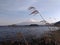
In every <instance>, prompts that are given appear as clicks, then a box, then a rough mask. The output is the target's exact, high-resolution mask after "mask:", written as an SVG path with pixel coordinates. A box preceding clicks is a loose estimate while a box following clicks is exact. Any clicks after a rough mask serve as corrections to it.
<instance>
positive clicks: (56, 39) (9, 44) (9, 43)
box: [0, 30, 60, 45]
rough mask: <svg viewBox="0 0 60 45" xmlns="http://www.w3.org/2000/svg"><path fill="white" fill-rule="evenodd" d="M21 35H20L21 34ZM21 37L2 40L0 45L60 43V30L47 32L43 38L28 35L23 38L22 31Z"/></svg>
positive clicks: (47, 44) (58, 44) (51, 44)
mask: <svg viewBox="0 0 60 45" xmlns="http://www.w3.org/2000/svg"><path fill="white" fill-rule="evenodd" d="M19 35H20V36H19ZM17 37H18V38H19V39H18V40H16V41H14V40H5V41H1V42H0V45H60V30H57V31H52V32H51V33H45V35H44V36H42V37H41V38H35V37H32V36H31V37H27V38H25V39H26V40H24V39H22V37H21V33H18V36H17ZM20 39H22V40H20Z"/></svg>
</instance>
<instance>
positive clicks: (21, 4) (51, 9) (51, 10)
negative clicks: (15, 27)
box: [0, 0, 60, 25]
mask: <svg viewBox="0 0 60 45" xmlns="http://www.w3.org/2000/svg"><path fill="white" fill-rule="evenodd" d="M30 6H33V7H35V8H36V9H37V10H38V11H39V12H40V14H41V15H42V16H43V17H44V19H45V20H46V21H48V22H49V23H53V22H57V21H60V0H0V25H10V24H16V23H21V22H28V21H31V22H38V21H41V20H42V19H41V17H40V15H39V14H37V15H29V14H30V13H31V12H30V11H29V10H28V8H29V7H30Z"/></svg>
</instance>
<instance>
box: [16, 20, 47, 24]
mask: <svg viewBox="0 0 60 45" xmlns="http://www.w3.org/2000/svg"><path fill="white" fill-rule="evenodd" d="M30 24H37V25H46V23H45V22H44V21H40V22H28V21H27V22H22V23H18V24H16V25H30Z"/></svg>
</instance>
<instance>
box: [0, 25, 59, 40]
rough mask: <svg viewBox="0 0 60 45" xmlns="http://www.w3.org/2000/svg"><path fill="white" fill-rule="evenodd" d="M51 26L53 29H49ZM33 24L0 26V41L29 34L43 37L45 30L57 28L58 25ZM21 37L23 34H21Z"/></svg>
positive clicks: (15, 38)
mask: <svg viewBox="0 0 60 45" xmlns="http://www.w3.org/2000/svg"><path fill="white" fill-rule="evenodd" d="M49 28H50V29H51V30H49ZM49 28H48V26H31V27H28V26H26V27H23V26H20V27H7V26H4V27H3V26H2V27H0V41H3V40H9V39H14V40H17V35H18V36H19V35H23V37H24V38H25V37H27V36H36V37H41V36H42V35H43V34H44V33H45V32H48V31H54V30H57V29H58V27H54V26H49ZM20 37H21V36H20Z"/></svg>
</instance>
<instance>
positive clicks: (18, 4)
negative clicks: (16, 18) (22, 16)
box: [0, 0, 37, 11]
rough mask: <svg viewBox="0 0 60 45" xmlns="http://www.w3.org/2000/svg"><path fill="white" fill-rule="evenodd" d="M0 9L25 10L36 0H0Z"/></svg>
mask: <svg viewBox="0 0 60 45" xmlns="http://www.w3.org/2000/svg"><path fill="white" fill-rule="evenodd" d="M0 2H1V3H0V9H3V10H8V11H18V10H25V9H27V8H28V7H29V6H30V5H32V4H33V3H35V2H37V0H6V1H4V0H3V1H2V0H0Z"/></svg>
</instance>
